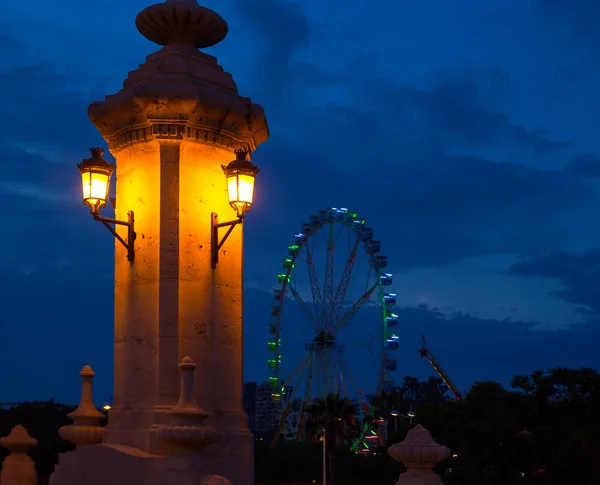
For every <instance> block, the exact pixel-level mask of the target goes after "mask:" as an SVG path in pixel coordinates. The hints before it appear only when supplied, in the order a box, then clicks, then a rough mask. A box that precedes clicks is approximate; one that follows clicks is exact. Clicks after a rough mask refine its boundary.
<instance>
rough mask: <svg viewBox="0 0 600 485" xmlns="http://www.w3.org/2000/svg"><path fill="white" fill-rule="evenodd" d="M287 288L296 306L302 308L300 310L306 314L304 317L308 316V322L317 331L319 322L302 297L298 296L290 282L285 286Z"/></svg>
mask: <svg viewBox="0 0 600 485" xmlns="http://www.w3.org/2000/svg"><path fill="white" fill-rule="evenodd" d="M287 287H288V288H289V289H290V293H291V294H292V296H293V297H294V300H296V302H297V303H298V305H300V308H302V310H303V311H304V313H306V315H307V316H308V318H309V320H310V321H311V322H312V324H313V325H314V327H315V329H318V328H319V321H318V320H317V317H315V315H314V314H313V312H312V311H311V310H310V308H308V305H307V304H306V302H305V301H304V300H303V299H302V296H300V294H299V293H298V291H297V290H296V288H295V287H294V285H292V283H291V282H290V283H288V284H287Z"/></svg>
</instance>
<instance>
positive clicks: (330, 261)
mask: <svg viewBox="0 0 600 485" xmlns="http://www.w3.org/2000/svg"><path fill="white" fill-rule="evenodd" d="M333 229H334V227H333V222H330V223H329V238H328V239H327V257H326V260H325V280H324V283H323V317H322V318H323V322H322V324H323V328H327V327H328V325H327V322H328V321H330V318H331V317H332V314H331V312H332V308H333V266H334V247H335V237H334V231H333ZM326 307H327V308H328V309H326Z"/></svg>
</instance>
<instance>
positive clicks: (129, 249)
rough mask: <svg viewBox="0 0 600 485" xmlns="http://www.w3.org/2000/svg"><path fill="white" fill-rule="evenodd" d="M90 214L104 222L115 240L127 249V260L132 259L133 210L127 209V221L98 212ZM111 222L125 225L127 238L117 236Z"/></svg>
mask: <svg viewBox="0 0 600 485" xmlns="http://www.w3.org/2000/svg"><path fill="white" fill-rule="evenodd" d="M113 203H114V202H113ZM92 215H93V216H94V220H96V221H100V222H101V223H102V224H104V226H105V227H106V228H107V229H108V230H109V231H110V232H111V233H112V234H113V236H115V237H116V238H117V240H118V241H119V242H120V243H121V244H122V245H123V246H125V249H127V260H128V261H133V259H134V257H135V250H134V246H133V244H134V242H135V237H136V234H135V231H134V222H135V219H134V217H133V211H129V212H128V213H127V221H118V220H116V219H111V218H109V217H102V216H101V215H99V214H92ZM111 224H115V225H121V226H127V240H125V239H123V238H122V237H121V236H119V235H118V234H117V231H115V230H114V228H113V227H112V226H111Z"/></svg>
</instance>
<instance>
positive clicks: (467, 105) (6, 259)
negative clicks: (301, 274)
mask: <svg viewBox="0 0 600 485" xmlns="http://www.w3.org/2000/svg"><path fill="white" fill-rule="evenodd" d="M201 3H202V2H201ZM148 5H149V2H148V1H147V0H130V1H127V2H123V1H117V0H88V1H86V2H73V1H72V0H53V1H51V2H42V1H40V0H32V1H29V2H3V3H2V5H1V6H0V19H2V20H0V92H1V93H2V101H1V102H0V116H1V118H2V120H3V121H2V124H1V125H2V130H0V141H1V142H2V161H1V162H0V163H1V165H0V166H1V168H2V173H1V176H0V200H1V201H2V208H3V210H2V224H1V225H0V233H1V236H2V237H1V238H0V249H1V250H0V291H1V293H0V295H1V296H0V301H1V305H0V402H7V401H22V400H29V399H40V400H41V399H48V398H50V397H55V398H56V399H58V400H61V401H68V402H76V401H77V400H78V396H79V377H78V376H77V373H78V371H79V370H80V368H81V367H82V366H83V365H84V364H90V365H91V366H92V367H93V368H94V370H95V371H96V373H97V378H96V381H95V384H96V386H95V395H96V401H97V404H102V403H103V402H107V401H108V400H109V399H110V396H111V386H112V320H113V318H112V304H113V300H112V292H113V288H112V278H113V269H112V264H113V238H112V236H111V235H110V234H109V233H108V231H106V229H104V228H103V227H102V226H101V225H100V224H98V223H95V222H93V221H92V219H91V217H90V215H89V211H88V210H87V209H86V208H85V207H84V206H83V205H82V203H81V198H80V178H79V175H78V172H77V169H76V166H75V164H76V163H77V162H79V161H80V160H81V159H82V158H85V157H87V156H88V151H87V149H88V147H91V146H103V147H105V146H106V145H105V142H104V140H103V139H102V137H101V136H100V135H99V133H98V132H97V131H96V130H95V128H94V126H93V125H92V124H91V122H89V120H88V118H87V114H86V112H87V106H88V104H89V103H91V102H92V101H97V100H101V99H103V97H104V95H106V94H112V93H115V92H116V91H118V90H119V89H120V88H121V86H122V81H123V80H124V79H125V78H126V75H127V72H128V71H130V70H133V69H135V68H136V67H137V66H138V65H139V64H140V63H142V62H144V59H145V56H146V55H148V54H150V53H152V52H155V51H156V50H158V46H156V45H154V44H152V43H151V42H149V41H147V40H146V39H144V38H143V37H142V36H141V35H140V34H139V33H138V32H137V30H136V29H135V25H134V19H135V16H136V14H137V13H138V12H139V11H141V10H142V9H143V8H144V7H146V6H148ZM203 5H205V6H207V7H210V8H213V9H215V10H217V11H218V12H219V13H220V14H221V15H222V16H223V17H224V18H225V19H226V20H227V21H228V23H229V27H230V33H229V35H228V37H227V38H226V39H225V41H223V42H222V43H221V44H219V45H217V46H216V47H214V48H211V49H209V50H207V52H208V53H210V54H212V55H215V56H217V58H218V59H219V62H220V64H221V65H222V66H223V67H224V68H225V70H227V71H229V72H231V73H232V74H233V76H234V79H235V80H236V82H237V84H238V87H239V90H240V93H241V94H242V95H244V96H250V97H251V98H252V100H253V101H254V102H256V103H259V104H261V105H262V106H263V107H264V108H265V111H266V113H267V118H268V121H269V125H270V130H271V138H270V140H269V141H268V142H267V143H265V144H264V145H262V146H260V147H259V150H258V151H257V152H256V153H255V154H254V157H253V160H254V162H255V163H257V164H258V165H259V166H260V167H261V169H262V171H261V173H260V175H259V179H258V184H257V189H256V198H255V205H254V207H253V209H252V211H251V212H250V213H249V215H248V217H247V220H246V223H245V234H246V252H245V261H246V265H245V285H246V293H245V326H246V327H245V332H246V354H245V360H246V370H245V372H246V376H245V377H246V379H249V380H263V379H265V378H266V377H267V375H268V374H267V369H266V364H265V359H266V341H267V340H268V333H267V330H268V324H269V323H270V322H271V320H272V319H271V317H270V314H269V308H270V306H271V304H272V302H273V299H272V296H271V293H270V292H271V290H272V289H273V288H275V287H276V285H277V279H276V275H277V273H278V272H279V271H280V268H281V258H283V257H285V256H286V250H287V246H288V244H292V243H293V238H294V233H295V232H298V231H299V230H300V229H301V225H302V222H305V221H307V220H308V219H309V216H310V215H311V214H315V213H316V212H317V211H318V210H319V209H325V208H328V207H332V206H335V207H340V206H342V207H347V208H349V209H351V210H353V211H356V212H358V213H359V214H360V215H361V216H362V217H365V218H366V220H367V223H368V225H369V226H370V227H373V229H374V231H375V234H376V236H377V239H379V240H381V241H382V253H383V254H385V255H387V256H388V261H389V267H388V271H390V272H392V273H394V275H395V280H394V285H393V287H392V290H393V291H395V292H396V293H397V295H398V304H399V307H400V309H399V310H398V314H399V316H400V321H401V328H400V334H401V335H402V338H403V341H404V343H403V346H402V347H401V350H400V351H399V352H400V353H399V354H398V357H399V359H400V362H399V364H400V369H399V372H398V375H399V376H402V375H405V374H406V375H417V376H419V377H427V376H428V375H432V374H433V372H432V370H431V368H430V367H429V366H428V365H427V363H426V362H425V361H421V360H420V359H419V356H418V354H417V352H416V350H417V348H418V346H419V344H420V342H419V340H420V335H421V333H425V334H426V335H427V338H428V341H429V344H430V346H431V348H432V350H433V351H434V353H435V354H436V356H437V357H438V359H439V360H440V361H441V362H442V365H443V366H444V367H445V368H446V369H447V371H448V373H449V374H450V375H451V376H452V377H453V378H454V380H455V381H456V382H457V384H458V385H459V387H460V388H461V389H463V390H466V389H468V387H469V386H470V385H471V384H472V383H473V382H474V381H476V380H484V379H491V380H498V381H500V382H503V383H508V381H509V380H510V378H511V377H512V376H513V375H514V374H516V373H528V372H530V371H532V370H534V369H537V368H546V367H550V366H559V365H562V366H570V367H576V366H591V367H596V368H598V367H600V352H597V349H598V346H600V314H599V312H600V224H599V223H598V221H599V219H600V158H599V154H600V137H599V136H598V129H599V128H598V127H599V126H600V89H598V86H599V85H600V67H598V62H597V60H598V56H599V54H600V30H598V28H597V25H596V24H597V19H598V18H599V16H600V3H599V2H597V1H595V0H495V1H494V0H452V1H448V0H429V1H414V0H413V1H409V0H401V1H395V2H392V1H389V0H371V1H369V2H365V1H364V0H327V1H322V0H304V1H300V0H296V1H292V0H289V1H286V0H204V2H203ZM106 215H108V214H106ZM363 318H366V317H363ZM357 321H359V322H360V320H357ZM286 358H289V359H290V360H294V359H297V360H299V359H300V358H301V357H300V356H299V355H291V354H288V355H286Z"/></svg>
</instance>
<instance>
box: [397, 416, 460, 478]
mask: <svg viewBox="0 0 600 485" xmlns="http://www.w3.org/2000/svg"><path fill="white" fill-rule="evenodd" d="M388 454H389V455H390V456H391V457H392V458H393V459H394V460H396V461H399V462H400V463H402V464H404V466H405V467H406V472H405V473H403V474H402V475H400V478H398V481H397V482H396V485H413V484H417V483H418V484H419V485H443V482H442V480H441V479H440V477H439V475H437V474H436V473H434V471H433V467H434V466H435V465H436V464H437V463H439V462H441V461H443V460H445V459H446V458H448V456H449V455H450V450H449V449H448V448H447V447H445V446H443V445H440V444H438V443H436V442H435V441H434V440H433V438H432V436H431V433H430V432H429V431H428V430H427V429H425V428H424V427H423V426H421V425H420V424H418V425H417V426H415V427H414V428H413V429H411V430H410V431H409V432H408V434H407V435H406V439H405V440H404V441H403V442H402V443H398V444H395V445H392V446H390V447H389V448H388Z"/></svg>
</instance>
